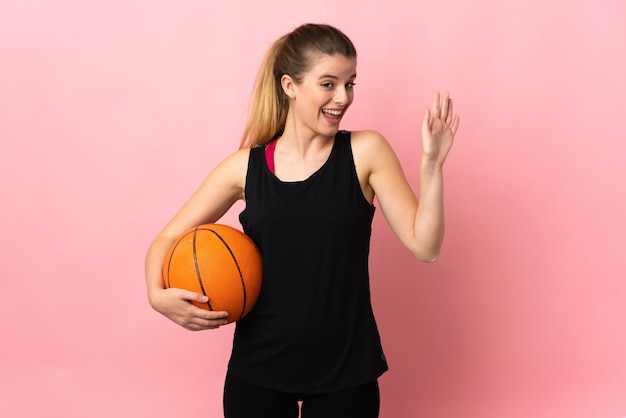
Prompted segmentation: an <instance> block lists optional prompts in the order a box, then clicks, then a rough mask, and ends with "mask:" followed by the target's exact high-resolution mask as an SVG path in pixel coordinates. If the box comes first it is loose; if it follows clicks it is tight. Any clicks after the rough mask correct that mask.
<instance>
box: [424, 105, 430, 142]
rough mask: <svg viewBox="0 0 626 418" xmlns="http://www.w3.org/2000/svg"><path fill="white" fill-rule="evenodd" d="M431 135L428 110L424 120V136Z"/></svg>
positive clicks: (425, 112)
mask: <svg viewBox="0 0 626 418" xmlns="http://www.w3.org/2000/svg"><path fill="white" fill-rule="evenodd" d="M429 134H430V110H429V109H428V108H426V110H425V111H424V118H423V119H422V136H427V135H429Z"/></svg>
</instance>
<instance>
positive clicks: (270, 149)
mask: <svg viewBox="0 0 626 418" xmlns="http://www.w3.org/2000/svg"><path fill="white" fill-rule="evenodd" d="M275 149H276V139H273V140H272V142H270V143H269V144H267V147H265V162H266V163H267V168H269V170H270V173H272V174H274V150H275Z"/></svg>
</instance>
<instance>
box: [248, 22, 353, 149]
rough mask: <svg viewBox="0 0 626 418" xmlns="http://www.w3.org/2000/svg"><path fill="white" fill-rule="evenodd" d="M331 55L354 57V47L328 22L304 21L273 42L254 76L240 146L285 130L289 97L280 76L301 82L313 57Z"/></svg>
mask: <svg viewBox="0 0 626 418" xmlns="http://www.w3.org/2000/svg"><path fill="white" fill-rule="evenodd" d="M333 54H340V55H342V56H344V57H346V58H356V49H355V48H354V45H353V44H352V41H350V39H349V38H348V37H347V36H346V35H345V34H344V33H343V32H341V31H340V30H339V29H337V28H334V27H332V26H329V25H324V24H313V23H309V24H305V25H302V26H299V27H298V28H296V29H294V30H293V31H292V32H291V33H288V34H287V35H283V36H281V37H280V38H278V39H277V40H276V41H275V42H274V44H273V45H272V46H271V47H270V48H269V50H268V51H267V53H266V54H265V58H264V59H263V63H262V64H261V68H260V70H259V73H258V75H257V79H256V83H255V87H254V90H253V94H252V99H251V103H250V110H249V113H248V120H247V122H246V126H245V129H244V131H243V135H242V137H241V146H240V147H241V148H247V147H253V146H258V145H263V144H267V143H268V142H270V141H271V140H272V139H274V138H275V137H276V136H277V135H279V134H280V133H281V132H282V131H283V130H284V129H285V123H286V121H287V112H288V111H289V98H288V97H287V95H286V94H285V92H284V91H283V89H282V86H281V82H280V80H281V78H282V76H283V75H285V74H286V75H289V76H290V77H291V78H292V79H293V80H294V81H295V82H296V83H300V82H302V76H303V75H304V74H305V73H306V72H307V71H308V70H309V69H310V68H311V66H312V64H313V58H315V57H316V56H318V55H333Z"/></svg>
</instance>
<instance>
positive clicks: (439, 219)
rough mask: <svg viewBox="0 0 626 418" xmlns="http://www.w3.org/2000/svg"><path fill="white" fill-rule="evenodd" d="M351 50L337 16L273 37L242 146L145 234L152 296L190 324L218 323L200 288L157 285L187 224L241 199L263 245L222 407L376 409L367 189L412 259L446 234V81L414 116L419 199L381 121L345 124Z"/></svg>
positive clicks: (291, 413)
mask: <svg viewBox="0 0 626 418" xmlns="http://www.w3.org/2000/svg"><path fill="white" fill-rule="evenodd" d="M356 58H357V53H356V50H355V48H354V45H353V44H352V42H351V41H350V39H349V38H348V37H347V36H346V35H345V34H343V33H342V32H341V31H339V30H338V29H336V28H334V27H331V26H328V25H319V24H307V25H303V26H300V27H298V28H296V29H295V30H294V31H292V32H291V33H289V34H287V35H285V36H282V37H281V38H279V39H278V40H277V41H276V42H275V43H274V44H273V46H272V47H271V48H270V50H269V51H268V53H267V55H266V58H265V60H264V62H263V65H262V67H261V70H260V72H259V76H258V79H257V83H256V87H255V93H254V97H253V101H252V105H251V111H250V115H249V119H248V122H247V125H246V127H245V130H244V134H243V138H242V143H241V149H240V150H238V151H236V152H235V153H234V154H232V155H231V156H229V157H228V158H226V159H225V160H224V161H223V162H221V163H220V164H219V165H218V166H217V167H215V168H214V169H213V171H212V172H211V173H210V174H209V175H208V177H207V178H206V180H205V181H204V183H203V184H202V185H201V186H200V188H199V189H198V191H197V192H196V193H195V194H194V195H193V196H192V197H191V198H190V199H189V201H188V202H187V203H186V204H185V205H184V206H183V207H182V208H181V210H180V211H179V212H178V213H177V214H176V215H175V216H174V218H173V219H172V220H171V221H170V222H169V223H168V224H167V225H166V226H165V228H164V229H163V230H162V231H161V232H160V233H159V235H158V236H157V237H156V239H155V240H154V242H153V243H152V245H151V247H150V249H149V251H148V255H147V259H146V281H147V288H148V295H149V301H150V304H151V306H152V307H153V308H154V309H155V310H157V311H158V312H160V313H162V314H163V315H165V316H166V317H168V318H169V319H171V320H172V321H174V322H176V323H178V324H179V325H181V326H183V327H185V328H187V329H189V330H195V331H198V330H207V329H214V328H217V327H219V326H221V325H223V324H224V323H225V319H224V318H225V317H226V313H225V312H211V311H207V310H203V309H200V308H197V307H196V306H194V305H192V304H191V303H190V302H191V301H199V302H203V301H206V297H205V296H203V295H200V294H195V293H192V292H188V291H185V290H182V289H165V288H164V285H163V280H162V277H161V265H162V263H163V260H164V258H165V254H166V252H167V250H168V248H169V247H170V246H171V244H172V243H173V242H174V240H175V239H176V238H177V237H178V236H180V235H181V234H182V233H183V232H184V231H186V230H187V229H189V228H191V227H193V226H196V225H199V224H203V223H214V222H217V221H218V220H219V219H220V218H221V217H222V215H224V213H225V212H226V211H227V210H228V209H229V208H230V207H231V206H232V205H233V203H235V202H236V201H237V200H240V199H242V200H244V201H245V209H244V210H243V211H242V212H241V214H240V216H239V219H240V222H241V225H242V227H243V230H244V232H245V233H246V234H247V235H248V236H250V237H251V238H252V239H253V240H254V242H255V243H256V244H257V246H258V247H259V249H260V251H261V253H262V256H263V280H264V281H263V289H262V291H261V295H260V298H259V300H258V302H257V305H256V306H255V308H254V309H253V310H252V312H251V313H250V314H249V315H248V316H247V317H245V318H243V319H242V320H240V321H238V322H237V324H236V328H235V335H234V341H233V351H232V355H231V359H230V362H229V365H228V372H227V376H226V383H225V389H224V414H225V416H226V417H228V418H239V417H242V418H243V417H245V418H250V417H271V418H282V417H285V418H286V417H292V418H293V417H297V416H298V413H299V406H298V405H299V404H298V402H299V401H301V402H302V411H301V413H302V417H304V418H315V417H324V418H332V417H341V418H345V417H359V418H368V417H377V416H378V413H379V406H380V404H379V402H380V396H379V388H378V381H377V379H378V377H380V375H382V374H383V373H384V372H385V371H386V370H387V362H386V360H385V356H384V354H383V350H382V347H381V342H380V337H379V333H378V330H377V327H376V322H375V319H374V315H373V312H372V307H371V302H370V294H369V275H368V255H369V246H370V235H371V223H372V218H373V216H374V211H375V207H374V197H376V199H377V202H378V205H379V207H380V209H381V210H382V212H383V214H384V216H385V219H386V220H387V221H388V223H389V225H390V226H391V228H392V229H393V231H394V232H395V234H396V235H397V236H398V238H399V239H400V241H401V242H402V243H403V244H404V245H405V246H406V247H407V248H408V249H409V251H411V253H413V254H414V255H415V257H417V258H418V259H420V260H423V261H426V262H433V261H435V260H436V259H437V257H438V255H439V251H440V247H441V243H442V240H443V232H444V210H443V164H444V162H445V160H446V156H447V155H448V152H449V151H450V148H451V146H452V143H453V140H454V136H455V134H456V132H457V130H458V127H459V117H458V116H456V115H454V114H453V110H452V100H451V99H450V98H449V96H448V95H447V94H443V95H440V94H439V93H436V94H435V97H434V100H433V104H432V109H426V111H425V112H424V116H423V121H422V147H423V153H422V159H421V163H420V172H419V173H420V194H419V199H418V198H417V197H416V196H415V195H414V193H413V192H412V190H411V188H410V186H409V184H408V182H407V180H406V178H405V176H404V174H403V171H402V168H401V166H400V164H399V162H398V159H397V157H396V155H395V153H394V152H393V150H392V149H391V147H390V146H389V144H388V143H387V141H386V140H385V138H383V137H382V136H381V135H380V134H379V133H377V132H374V131H359V132H347V131H343V130H341V129H340V123H341V120H342V118H343V116H344V115H345V114H346V112H347V110H348V109H349V107H350V105H351V104H352V101H353V99H354V88H355V79H356V75H357V62H356Z"/></svg>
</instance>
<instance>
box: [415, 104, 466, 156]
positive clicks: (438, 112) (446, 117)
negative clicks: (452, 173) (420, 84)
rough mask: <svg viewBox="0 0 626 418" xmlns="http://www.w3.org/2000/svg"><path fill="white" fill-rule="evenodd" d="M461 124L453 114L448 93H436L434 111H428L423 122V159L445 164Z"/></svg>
mask: <svg viewBox="0 0 626 418" xmlns="http://www.w3.org/2000/svg"><path fill="white" fill-rule="evenodd" d="M459 122H460V118H459V116H458V115H455V114H454V113H453V112H452V99H451V98H450V95H449V94H448V92H444V93H443V95H440V94H439V92H436V93H435V97H434V98H433V106H432V110H431V109H428V108H427V109H426V111H425V112H424V119H423V121H422V148H423V157H424V158H426V159H427V160H428V161H431V162H434V163H436V164H443V163H444V162H445V160H446V157H447V156H448V153H449V152H450V148H452V143H453V142H454V135H455V134H456V132H457V130H458V129H459Z"/></svg>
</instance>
